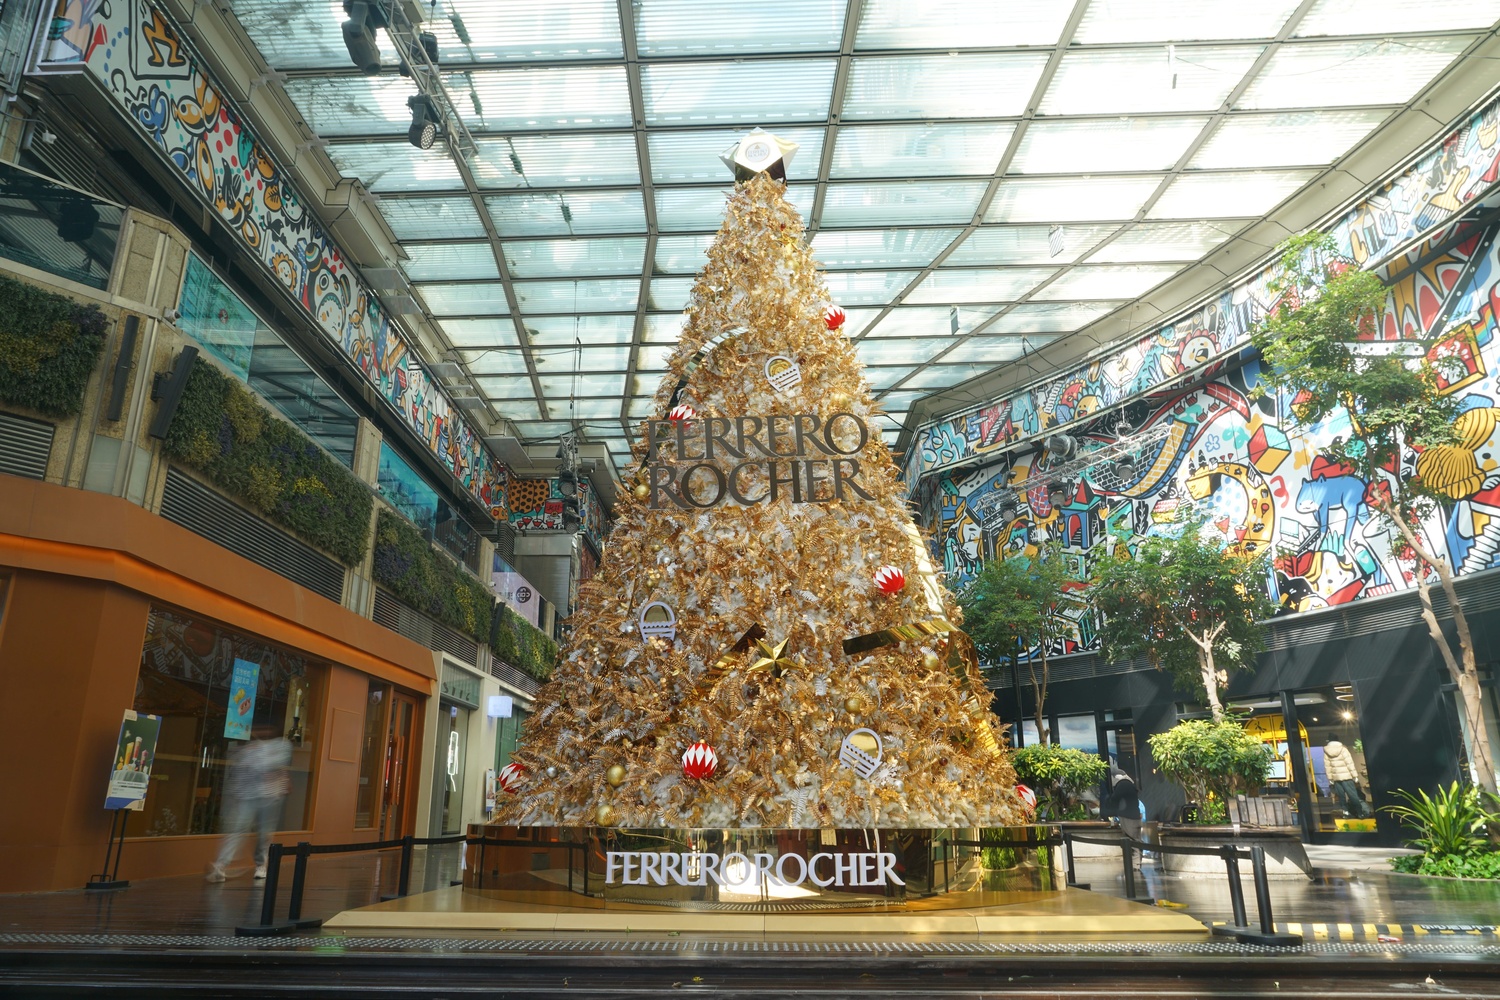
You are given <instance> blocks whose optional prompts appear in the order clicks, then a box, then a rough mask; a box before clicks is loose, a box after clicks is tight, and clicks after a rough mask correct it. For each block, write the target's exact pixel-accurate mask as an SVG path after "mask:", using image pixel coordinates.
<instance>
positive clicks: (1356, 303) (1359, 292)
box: [1252, 232, 1496, 792]
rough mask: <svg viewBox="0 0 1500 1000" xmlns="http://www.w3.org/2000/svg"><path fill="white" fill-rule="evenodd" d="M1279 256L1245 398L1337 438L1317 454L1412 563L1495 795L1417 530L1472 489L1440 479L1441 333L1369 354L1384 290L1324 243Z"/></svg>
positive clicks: (1432, 559)
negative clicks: (1341, 475)
mask: <svg viewBox="0 0 1500 1000" xmlns="http://www.w3.org/2000/svg"><path fill="white" fill-rule="evenodd" d="M1281 250H1282V253H1281V264H1280V274H1279V276H1278V277H1277V278H1276V280H1275V281H1273V282H1272V284H1271V290H1272V292H1273V293H1275V294H1276V295H1277V296H1278V298H1279V300H1280V305H1279V306H1278V308H1276V309H1275V310H1274V311H1273V312H1272V313H1271V314H1270V315H1268V316H1267V317H1266V318H1265V320H1264V321H1262V322H1261V323H1260V324H1259V325H1258V326H1257V327H1256V329H1255V330H1253V331H1252V338H1253V342H1254V344H1255V346H1256V348H1258V349H1259V351H1260V353H1261V356H1262V358H1263V359H1264V364H1263V365H1262V370H1261V375H1260V379H1261V382H1260V386H1259V387H1258V388H1257V390H1256V391H1257V392H1258V393H1260V394H1263V395H1265V394H1275V395H1276V396H1278V397H1279V398H1280V399H1282V400H1285V401H1286V405H1287V406H1288V408H1289V410H1290V412H1291V414H1292V416H1293V417H1295V418H1296V419H1297V421H1298V422H1299V423H1301V424H1302V425H1304V426H1315V425H1317V424H1320V423H1325V422H1326V423H1328V424H1333V425H1336V426H1337V427H1338V428H1339V433H1338V435H1337V436H1335V437H1333V438H1332V440H1330V441H1329V442H1328V443H1327V444H1326V445H1324V447H1323V449H1322V450H1323V452H1324V454H1326V455H1327V456H1328V457H1329V458H1331V459H1332V460H1334V461H1336V462H1339V463H1342V464H1343V465H1344V466H1346V467H1347V468H1348V469H1349V470H1350V474H1351V475H1353V476H1355V477H1357V478H1359V479H1361V480H1363V481H1364V482H1365V484H1366V490H1365V503H1366V505H1367V506H1368V507H1369V508H1370V509H1371V510H1373V511H1374V512H1375V513H1376V514H1378V515H1379V516H1380V517H1381V518H1382V519H1383V521H1384V522H1385V523H1386V524H1387V525H1388V526H1389V527H1390V528H1393V529H1394V530H1395V531H1396V533H1397V535H1398V536H1399V541H1398V544H1396V545H1395V546H1393V548H1394V550H1395V553H1396V555H1397V557H1398V558H1405V559H1409V560H1415V561H1416V563H1417V567H1416V572H1415V573H1414V574H1413V575H1414V577H1415V583H1416V586H1417V594H1418V597H1419V599H1420V601H1421V608H1422V620H1423V622H1425V623H1426V625H1427V631H1428V634H1429V635H1431V636H1432V641H1433V642H1434V643H1435V644H1436V645H1437V647H1438V651H1439V652H1440V653H1441V655H1442V658H1443V663H1444V665H1445V666H1446V667H1447V670H1448V674H1449V677H1450V678H1451V679H1452V681H1453V683H1454V684H1455V686H1456V687H1457V689H1458V692H1459V701H1460V707H1461V711H1462V713H1463V716H1464V726H1463V729H1464V739H1465V741H1466V742H1467V744H1468V746H1467V749H1468V756H1469V761H1470V763H1471V764H1472V766H1473V767H1474V770H1475V775H1476V777H1477V779H1478V782H1479V784H1480V785H1481V786H1483V787H1484V788H1485V789H1487V790H1488V791H1490V792H1495V791H1496V787H1495V764H1494V757H1493V755H1492V753H1491V747H1490V741H1489V735H1488V732H1487V731H1486V728H1485V720H1484V704H1483V696H1482V694H1481V691H1480V687H1479V673H1478V667H1477V663H1476V658H1475V655H1474V639H1473V635H1472V633H1471V632H1470V630H1469V620H1468V618H1467V617H1466V616H1465V614H1464V610H1463V607H1462V606H1461V605H1460V603H1459V600H1458V591H1457V589H1456V588H1455V587H1454V583H1453V580H1454V577H1453V568H1452V567H1451V566H1450V565H1449V564H1448V561H1447V559H1446V558H1444V556H1443V555H1442V554H1440V552H1439V551H1438V549H1437V547H1436V546H1435V545H1434V544H1433V543H1432V542H1431V541H1430V540H1428V539H1426V538H1424V537H1423V534H1422V531H1421V525H1422V523H1423V521H1424V520H1426V519H1427V518H1428V517H1429V516H1430V515H1432V514H1433V513H1435V512H1436V511H1437V510H1438V509H1439V504H1440V503H1441V502H1443V501H1452V500H1456V499H1458V498H1459V497H1461V496H1463V495H1464V494H1465V492H1466V491H1471V490H1470V487H1471V485H1472V484H1470V483H1468V482H1467V481H1466V480H1463V481H1461V480H1460V479H1459V478H1455V477H1454V476H1452V475H1450V474H1449V468H1448V466H1449V465H1450V464H1451V463H1450V461H1449V459H1450V458H1451V457H1452V456H1453V455H1455V454H1457V453H1458V452H1459V450H1460V449H1458V448H1457V447H1456V446H1455V442H1456V439H1457V433H1456V430H1455V425H1456V424H1461V423H1463V422H1464V420H1465V419H1466V418H1465V416H1464V415H1463V414H1462V413H1461V407H1460V400H1459V399H1458V397H1457V395H1456V394H1448V393H1446V392H1445V391H1444V388H1445V386H1446V385H1447V383H1448V381H1449V380H1447V379H1445V378H1444V375H1445V370H1446V368H1447V367H1448V366H1451V365H1454V364H1456V362H1454V361H1451V360H1446V359H1445V358H1444V357H1443V355H1442V351H1441V350H1440V349H1439V348H1438V341H1439V340H1440V339H1441V336H1440V335H1441V333H1442V332H1443V331H1439V333H1438V334H1437V335H1435V336H1434V337H1433V338H1432V339H1428V340H1423V339H1412V340H1403V341H1401V342H1399V344H1396V345H1388V344H1380V345H1377V344H1374V343H1372V334H1373V332H1374V331H1375V329H1376V328H1377V326H1376V325H1377V323H1378V321H1379V318H1380V315H1381V313H1382V311H1383V310H1384V307H1385V299H1386V289H1385V285H1384V284H1383V283H1382V282H1381V280H1380V278H1379V277H1377V276H1376V275H1374V274H1372V273H1371V272H1368V271H1361V270H1359V269H1357V268H1354V267H1349V266H1345V265H1344V263H1343V262H1342V261H1340V260H1339V258H1338V256H1337V252H1336V247H1335V245H1334V242H1333V240H1332V238H1331V237H1329V236H1327V235H1325V234H1323V233H1317V232H1311V233H1305V234H1303V235H1301V236H1298V237H1295V238H1293V239H1291V240H1288V241H1287V242H1286V243H1285V244H1283V245H1282V248H1281ZM1469 464H1472V462H1470V463H1469ZM1433 577H1436V579H1437V585H1438V586H1439V587H1440V588H1441V589H1442V591H1443V594H1444V596H1445V597H1446V598H1447V599H1448V607H1449V608H1450V609H1451V611H1452V613H1453V626H1454V632H1455V634H1456V638H1457V643H1456V645H1457V648H1456V649H1455V644H1454V643H1453V642H1452V641H1451V640H1450V639H1449V638H1448V636H1447V635H1446V634H1445V633H1444V632H1443V629H1442V626H1441V624H1440V623H1439V622H1438V617H1437V613H1436V611H1435V610H1434V608H1433V603H1432V580H1433Z"/></svg>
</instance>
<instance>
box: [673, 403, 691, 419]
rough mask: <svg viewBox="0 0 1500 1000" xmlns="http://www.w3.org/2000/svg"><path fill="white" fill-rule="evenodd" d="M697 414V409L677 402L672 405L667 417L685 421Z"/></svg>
mask: <svg viewBox="0 0 1500 1000" xmlns="http://www.w3.org/2000/svg"><path fill="white" fill-rule="evenodd" d="M697 415H698V411H697V410H695V409H693V408H692V407H691V406H689V405H687V404H686V403H678V404H677V405H676V406H674V407H672V409H671V411H670V412H669V413H668V414H667V419H668V420H683V421H687V420H692V419H693V418H694V417H696V416H697Z"/></svg>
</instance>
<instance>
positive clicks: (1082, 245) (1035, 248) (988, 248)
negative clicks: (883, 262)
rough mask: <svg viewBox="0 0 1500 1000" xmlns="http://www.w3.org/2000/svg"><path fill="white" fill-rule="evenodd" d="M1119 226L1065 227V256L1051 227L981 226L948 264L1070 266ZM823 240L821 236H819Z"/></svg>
mask: <svg viewBox="0 0 1500 1000" xmlns="http://www.w3.org/2000/svg"><path fill="white" fill-rule="evenodd" d="M1119 228H1120V227H1119V226H1063V227H1062V240H1063V249H1062V252H1061V253H1059V254H1057V255H1055V256H1054V255H1053V253H1052V245H1051V236H1050V233H1051V227H1049V226H981V227H980V228H979V229H976V230H975V231H974V232H972V233H970V234H969V238H968V239H966V240H964V241H963V243H961V244H959V246H958V249H956V250H954V251H953V252H952V253H951V254H949V255H948V259H947V260H945V261H944V262H943V263H944V264H1069V263H1072V262H1073V261H1075V260H1077V259H1078V258H1079V257H1080V256H1082V255H1083V254H1084V253H1085V252H1086V251H1088V250H1091V249H1093V248H1094V246H1096V245H1097V244H1098V243H1099V241H1100V240H1102V239H1104V238H1105V237H1106V236H1108V235H1109V234H1110V233H1113V232H1114V231H1115V230H1117V229H1119ZM819 235H820V236H821V234H819Z"/></svg>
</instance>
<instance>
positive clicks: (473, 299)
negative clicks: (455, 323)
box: [417, 284, 510, 316]
mask: <svg viewBox="0 0 1500 1000" xmlns="http://www.w3.org/2000/svg"><path fill="white" fill-rule="evenodd" d="M417 291H419V292H421V294H422V300H423V301H424V302H426V303H427V311H428V312H430V313H432V314H433V315H434V316H489V315H493V316H504V315H506V314H507V313H509V312H510V308H509V307H508V306H507V305H506V302H505V287H504V286H503V285H500V284H493V285H478V284H474V285H418V286H417Z"/></svg>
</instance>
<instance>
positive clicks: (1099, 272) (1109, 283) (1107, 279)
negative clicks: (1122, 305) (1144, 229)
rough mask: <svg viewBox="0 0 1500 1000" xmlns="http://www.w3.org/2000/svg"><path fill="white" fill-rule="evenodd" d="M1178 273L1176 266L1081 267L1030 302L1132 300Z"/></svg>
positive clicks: (1117, 265) (1035, 296) (1082, 265)
mask: <svg viewBox="0 0 1500 1000" xmlns="http://www.w3.org/2000/svg"><path fill="white" fill-rule="evenodd" d="M1181 270H1182V267H1181V265H1177V264H1100V265H1097V266H1095V265H1090V264H1080V265H1078V266H1077V267H1075V268H1073V269H1072V270H1070V271H1067V272H1066V273H1064V274H1063V276H1062V277H1060V278H1058V279H1057V280H1056V281H1054V282H1053V283H1052V284H1050V285H1048V286H1047V287H1046V288H1043V289H1041V290H1040V291H1038V292H1037V293H1036V294H1035V295H1033V296H1032V300H1033V301H1048V302H1056V301H1059V300H1068V299H1128V298H1135V297H1137V296H1140V295H1143V294H1145V293H1146V292H1147V291H1149V290H1150V289H1152V288H1155V287H1156V286H1157V285H1159V284H1161V283H1162V282H1163V281H1166V280H1167V279H1168V278H1170V277H1171V276H1172V275H1174V274H1177V273H1178V272H1179V271H1181Z"/></svg>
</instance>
